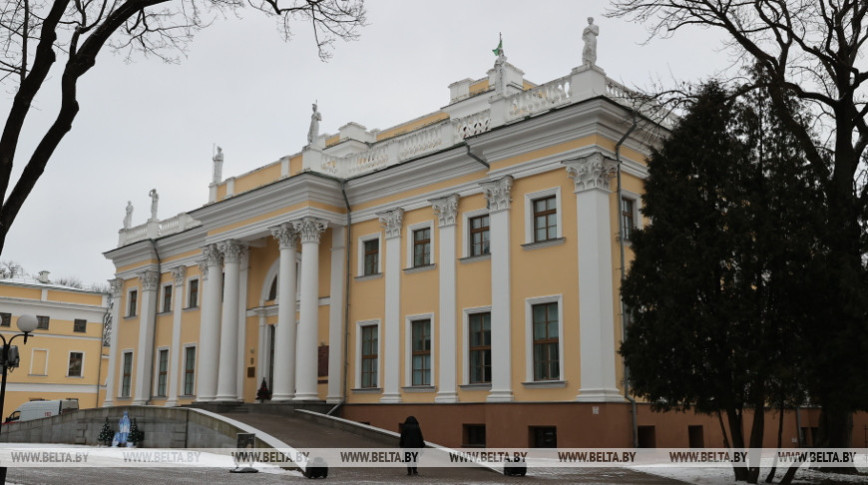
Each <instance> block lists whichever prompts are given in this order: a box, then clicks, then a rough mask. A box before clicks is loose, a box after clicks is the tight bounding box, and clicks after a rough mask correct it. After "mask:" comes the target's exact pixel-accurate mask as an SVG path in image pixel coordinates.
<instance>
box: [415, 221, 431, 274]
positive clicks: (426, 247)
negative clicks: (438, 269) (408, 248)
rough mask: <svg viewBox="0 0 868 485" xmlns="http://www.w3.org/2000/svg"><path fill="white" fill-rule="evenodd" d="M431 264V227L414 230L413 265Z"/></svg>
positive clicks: (416, 266)
mask: <svg viewBox="0 0 868 485" xmlns="http://www.w3.org/2000/svg"><path fill="white" fill-rule="evenodd" d="M430 264H431V228H430V227H423V228H421V229H414V230H413V267H414V268H418V267H420V266H428V265H430Z"/></svg>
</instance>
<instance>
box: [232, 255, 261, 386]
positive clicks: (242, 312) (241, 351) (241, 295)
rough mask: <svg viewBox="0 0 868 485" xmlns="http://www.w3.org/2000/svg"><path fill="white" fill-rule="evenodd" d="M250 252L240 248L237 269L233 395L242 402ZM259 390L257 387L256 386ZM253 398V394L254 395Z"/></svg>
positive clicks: (246, 364)
mask: <svg viewBox="0 0 868 485" xmlns="http://www.w3.org/2000/svg"><path fill="white" fill-rule="evenodd" d="M249 261H250V251H249V250H248V247H247V246H241V259H240V260H239V268H238V324H237V330H236V333H237V335H238V337H237V338H238V350H237V352H236V355H237V356H238V361H237V366H236V368H235V394H236V397H237V398H238V399H239V400H242V401H243V400H244V379H246V378H247V366H248V365H250V363H249V362H248V361H247V359H248V357H247V355H248V354H247V353H246V352H247V277H248V271H249V268H250V263H249ZM256 388H257V389H259V385H258V384H257V386H256ZM254 396H255V394H254Z"/></svg>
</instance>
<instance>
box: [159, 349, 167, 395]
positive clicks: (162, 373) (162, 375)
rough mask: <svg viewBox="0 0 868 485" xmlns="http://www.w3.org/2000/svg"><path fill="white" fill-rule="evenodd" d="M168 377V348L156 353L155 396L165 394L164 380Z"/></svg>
mask: <svg viewBox="0 0 868 485" xmlns="http://www.w3.org/2000/svg"><path fill="white" fill-rule="evenodd" d="M168 377H169V349H160V351H159V352H158V353H157V396H160V397H165V396H166V382H167V381H168Z"/></svg>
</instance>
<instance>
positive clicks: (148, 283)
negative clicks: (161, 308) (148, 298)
mask: <svg viewBox="0 0 868 485" xmlns="http://www.w3.org/2000/svg"><path fill="white" fill-rule="evenodd" d="M139 279H140V280H141V281H142V290H144V291H153V290H156V289H157V286H159V284H160V273H157V272H156V271H154V270H151V269H148V270H145V271H142V272H141V273H139Z"/></svg>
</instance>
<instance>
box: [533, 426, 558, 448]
mask: <svg viewBox="0 0 868 485" xmlns="http://www.w3.org/2000/svg"><path fill="white" fill-rule="evenodd" d="M529 431H530V433H529V434H530V447H531V448H557V447H558V428H557V427H555V426H530V429H529Z"/></svg>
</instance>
